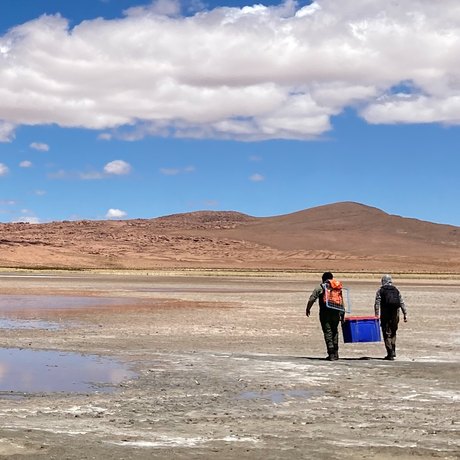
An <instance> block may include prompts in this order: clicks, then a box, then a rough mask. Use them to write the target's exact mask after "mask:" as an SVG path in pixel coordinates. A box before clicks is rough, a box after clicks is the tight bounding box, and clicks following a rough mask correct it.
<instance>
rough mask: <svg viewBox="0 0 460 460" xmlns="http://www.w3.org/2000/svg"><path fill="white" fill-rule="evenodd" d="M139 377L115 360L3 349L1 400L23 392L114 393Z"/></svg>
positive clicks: (0, 357) (0, 379) (0, 377)
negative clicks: (121, 386)
mask: <svg viewBox="0 0 460 460" xmlns="http://www.w3.org/2000/svg"><path fill="white" fill-rule="evenodd" d="M135 376H136V374H135V373H134V372H132V371H130V370H129V369H127V368H126V366H124V365H123V364H122V363H120V362H118V361H116V360H114V359H112V358H107V357H101V356H97V355H81V354H78V353H64V352H59V351H42V350H38V351H36V350H28V349H19V348H0V397H2V396H11V395H18V394H20V393H44V392H73V393H86V392H95V391H101V392H110V391H113V390H114V389H115V387H114V386H115V385H118V384H119V383H121V382H122V381H124V380H127V379H130V378H134V377H135ZM2 393H3V394H2Z"/></svg>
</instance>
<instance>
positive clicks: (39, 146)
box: [30, 142, 50, 152]
mask: <svg viewBox="0 0 460 460" xmlns="http://www.w3.org/2000/svg"><path fill="white" fill-rule="evenodd" d="M30 148H31V149H34V150H38V151H39V152H48V151H49V149H50V146H49V145H48V144H44V143H43V142H32V143H31V144H30Z"/></svg>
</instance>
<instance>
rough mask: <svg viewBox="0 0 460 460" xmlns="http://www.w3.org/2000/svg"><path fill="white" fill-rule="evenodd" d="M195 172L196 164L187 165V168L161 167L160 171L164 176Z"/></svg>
mask: <svg viewBox="0 0 460 460" xmlns="http://www.w3.org/2000/svg"><path fill="white" fill-rule="evenodd" d="M193 172H195V166H186V167H185V168H160V173H161V174H163V175H164V176H177V175H178V174H184V173H193Z"/></svg>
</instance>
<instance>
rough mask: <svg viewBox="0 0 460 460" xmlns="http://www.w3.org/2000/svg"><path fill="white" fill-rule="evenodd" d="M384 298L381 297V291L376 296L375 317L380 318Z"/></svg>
mask: <svg viewBox="0 0 460 460" xmlns="http://www.w3.org/2000/svg"><path fill="white" fill-rule="evenodd" d="M381 300H382V298H381V296H380V289H379V290H378V291H377V293H376V294H375V302H374V314H375V316H377V317H378V316H380V302H381Z"/></svg>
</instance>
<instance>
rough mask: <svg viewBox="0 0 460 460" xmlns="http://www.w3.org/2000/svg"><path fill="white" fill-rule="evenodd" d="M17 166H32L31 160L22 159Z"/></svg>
mask: <svg viewBox="0 0 460 460" xmlns="http://www.w3.org/2000/svg"><path fill="white" fill-rule="evenodd" d="M19 166H20V167H21V168H31V167H32V162H31V161H29V160H24V161H21V162H20V163H19Z"/></svg>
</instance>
